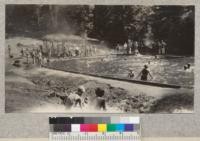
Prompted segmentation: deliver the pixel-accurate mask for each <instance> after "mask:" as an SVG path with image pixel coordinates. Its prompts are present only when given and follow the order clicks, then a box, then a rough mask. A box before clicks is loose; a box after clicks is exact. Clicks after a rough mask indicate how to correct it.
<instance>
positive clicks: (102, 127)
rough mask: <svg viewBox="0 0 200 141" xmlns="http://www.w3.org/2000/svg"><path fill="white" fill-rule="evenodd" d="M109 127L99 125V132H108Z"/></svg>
mask: <svg viewBox="0 0 200 141" xmlns="http://www.w3.org/2000/svg"><path fill="white" fill-rule="evenodd" d="M106 131H107V125H106V124H98V132H106Z"/></svg>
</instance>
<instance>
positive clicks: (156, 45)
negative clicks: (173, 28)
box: [116, 39, 167, 55]
mask: <svg viewBox="0 0 200 141" xmlns="http://www.w3.org/2000/svg"><path fill="white" fill-rule="evenodd" d="M166 46H167V44H166V42H165V41H164V40H157V41H154V42H153V43H152V45H151V49H152V50H153V51H154V54H158V55H165V54H166ZM144 48H145V45H144V43H143V41H132V40H131V39H128V41H127V42H125V43H124V44H123V45H120V44H117V45H116V50H117V53H123V54H128V55H129V54H132V55H139V54H140V51H142V50H143V49H144Z"/></svg>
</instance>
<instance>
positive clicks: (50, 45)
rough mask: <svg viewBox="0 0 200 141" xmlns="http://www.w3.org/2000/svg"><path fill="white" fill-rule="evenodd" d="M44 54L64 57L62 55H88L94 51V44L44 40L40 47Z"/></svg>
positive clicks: (91, 54)
mask: <svg viewBox="0 0 200 141" xmlns="http://www.w3.org/2000/svg"><path fill="white" fill-rule="evenodd" d="M41 50H42V52H43V53H44V54H46V55H47V56H49V57H56V58H60V57H62V58H64V57H88V56H93V55H94V54H95V53H96V46H95V45H93V44H85V43H73V42H72V43H70V42H66V43H65V42H60V43H59V42H58V43H56V42H53V41H52V42H45V41H44V45H43V46H42V47H41Z"/></svg>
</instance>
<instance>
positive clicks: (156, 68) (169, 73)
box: [50, 56, 194, 86]
mask: <svg viewBox="0 0 200 141" xmlns="http://www.w3.org/2000/svg"><path fill="white" fill-rule="evenodd" d="M188 63H190V64H191V66H192V67H191V69H190V70H187V71H185V70H184V65H187V64H188ZM145 64H147V65H148V70H149V71H150V73H151V74H152V76H153V79H150V78H149V80H148V81H152V82H158V83H165V84H175V85H182V86H193V85H194V71H193V68H194V57H162V58H159V59H156V58H155V57H154V56H106V57H103V58H102V57H101V58H82V59H71V60H56V61H53V62H51V63H50V67H51V68H55V69H60V70H65V71H76V72H77V71H78V72H83V73H88V74H98V75H103V76H110V77H117V78H124V79H130V78H128V73H129V70H133V72H134V74H135V77H134V78H132V79H137V80H139V79H140V77H137V76H138V74H139V73H140V71H141V70H142V69H143V67H144V65H145Z"/></svg>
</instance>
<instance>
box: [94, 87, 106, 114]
mask: <svg viewBox="0 0 200 141" xmlns="http://www.w3.org/2000/svg"><path fill="white" fill-rule="evenodd" d="M95 93H96V96H97V102H96V108H97V109H99V110H101V109H103V110H104V111H105V110H106V100H105V98H103V96H104V93H105V91H104V90H102V89H101V88H97V89H96V90H95Z"/></svg>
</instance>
